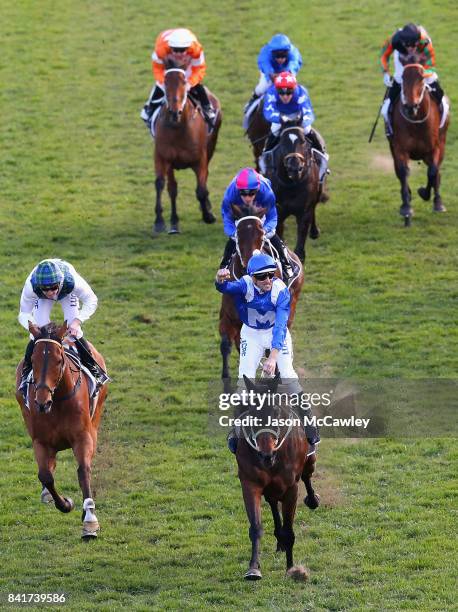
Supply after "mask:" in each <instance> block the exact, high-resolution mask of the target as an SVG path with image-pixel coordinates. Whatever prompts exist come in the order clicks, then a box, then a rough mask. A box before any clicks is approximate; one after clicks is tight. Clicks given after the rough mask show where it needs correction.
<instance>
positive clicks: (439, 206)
mask: <svg viewBox="0 0 458 612" xmlns="http://www.w3.org/2000/svg"><path fill="white" fill-rule="evenodd" d="M433 212H438V213H441V212H447V209H446V208H445V206H444V205H443V204H442V202H440V203H439V204H434V206H433Z"/></svg>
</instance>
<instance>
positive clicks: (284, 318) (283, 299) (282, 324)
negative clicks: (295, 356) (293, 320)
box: [272, 287, 290, 351]
mask: <svg viewBox="0 0 458 612" xmlns="http://www.w3.org/2000/svg"><path fill="white" fill-rule="evenodd" d="M289 310H290V295H289V291H288V289H287V288H286V287H285V288H284V289H282V291H280V293H279V294H278V298H277V307H276V311H275V325H274V328H273V332H272V348H273V349H274V348H275V349H278V350H279V351H281V349H282V346H283V343H284V341H285V337H286V329H287V324H288V318H289Z"/></svg>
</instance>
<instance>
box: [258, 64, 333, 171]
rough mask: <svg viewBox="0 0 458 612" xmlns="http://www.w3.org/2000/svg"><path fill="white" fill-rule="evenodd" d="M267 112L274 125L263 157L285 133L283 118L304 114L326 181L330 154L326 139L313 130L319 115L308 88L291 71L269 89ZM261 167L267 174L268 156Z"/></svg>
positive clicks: (307, 129) (305, 132)
mask: <svg viewBox="0 0 458 612" xmlns="http://www.w3.org/2000/svg"><path fill="white" fill-rule="evenodd" d="M263 112H264V118H265V119H266V121H268V122H269V123H270V124H271V126H270V133H269V136H268V138H267V140H266V144H265V145H264V151H263V154H264V153H265V152H266V151H270V150H271V149H273V147H274V146H275V144H276V143H277V141H278V137H279V135H280V131H281V116H293V115H297V114H298V113H301V114H302V128H303V129H304V134H305V135H306V136H307V137H308V139H309V140H310V142H311V144H312V147H314V148H315V149H317V151H318V152H319V153H320V155H319V161H320V181H321V182H322V181H323V179H324V177H325V174H326V170H327V162H328V159H329V156H328V154H327V153H326V145H325V142H324V140H323V138H322V136H321V135H320V134H319V132H318V131H317V130H315V129H314V128H312V123H313V122H314V121H315V113H314V112H313V106H312V102H311V100H310V97H309V94H308V91H307V89H306V88H305V87H303V86H302V85H299V84H298V83H297V80H296V77H295V76H294V75H293V74H291V73H290V72H281V73H280V74H279V75H278V76H276V77H275V80H274V84H273V85H272V86H271V87H270V88H269V89H268V90H267V93H266V97H265V101H264V109H263ZM260 167H261V170H262V171H263V173H265V171H266V157H264V155H263V156H262V157H261V159H260Z"/></svg>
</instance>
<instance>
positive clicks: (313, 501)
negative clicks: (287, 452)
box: [301, 455, 320, 510]
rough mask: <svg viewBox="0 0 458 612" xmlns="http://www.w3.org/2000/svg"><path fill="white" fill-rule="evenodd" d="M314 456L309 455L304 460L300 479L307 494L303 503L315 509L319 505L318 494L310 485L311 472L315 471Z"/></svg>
mask: <svg viewBox="0 0 458 612" xmlns="http://www.w3.org/2000/svg"><path fill="white" fill-rule="evenodd" d="M315 463H316V456H315V455H309V456H308V457H307V459H306V461H305V464H304V469H303V470H302V475H301V479H302V481H303V483H304V485H305V490H306V491H307V495H306V496H305V497H304V504H305V505H306V506H307V508H310V510H316V508H318V506H319V505H320V496H319V495H318V493H315V491H314V489H313V487H312V480H311V478H312V474H313V472H314V471H315Z"/></svg>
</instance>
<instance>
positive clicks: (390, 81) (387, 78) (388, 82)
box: [383, 72, 393, 87]
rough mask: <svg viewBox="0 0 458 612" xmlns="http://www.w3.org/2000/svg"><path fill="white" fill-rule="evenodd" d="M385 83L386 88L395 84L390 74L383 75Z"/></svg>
mask: <svg viewBox="0 0 458 612" xmlns="http://www.w3.org/2000/svg"><path fill="white" fill-rule="evenodd" d="M383 82H384V84H385V87H391V85H392V84H393V79H392V78H391V76H390V73H389V72H385V73H384V74H383Z"/></svg>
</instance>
